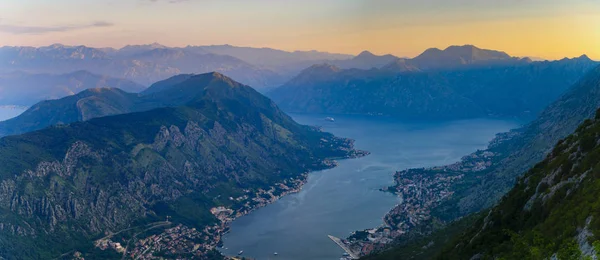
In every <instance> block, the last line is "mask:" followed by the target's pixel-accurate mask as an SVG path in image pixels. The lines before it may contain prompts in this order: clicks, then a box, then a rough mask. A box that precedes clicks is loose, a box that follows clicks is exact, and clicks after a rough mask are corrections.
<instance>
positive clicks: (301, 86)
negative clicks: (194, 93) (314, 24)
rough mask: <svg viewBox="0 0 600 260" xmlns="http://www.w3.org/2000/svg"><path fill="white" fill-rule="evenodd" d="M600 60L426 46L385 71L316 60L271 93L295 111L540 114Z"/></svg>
mask: <svg viewBox="0 0 600 260" xmlns="http://www.w3.org/2000/svg"><path fill="white" fill-rule="evenodd" d="M598 64H599V63H597V62H595V61H592V60H590V59H589V58H588V57H587V56H585V55H584V56H581V57H579V58H573V59H563V60H560V61H551V62H549V61H544V62H531V61H530V60H527V59H520V58H513V57H510V56H509V55H507V54H505V53H502V52H497V51H490V50H481V49H478V48H476V47H474V46H451V47H449V48H447V49H446V50H444V51H440V50H433V49H430V50H427V51H426V52H425V53H423V54H422V55H420V56H418V57H416V58H414V59H408V60H403V59H397V60H395V61H393V62H392V63H391V64H388V65H386V66H383V67H382V68H380V69H377V68H372V69H370V70H357V69H346V70H344V69H342V68H339V67H336V66H333V65H316V66H312V67H310V68H308V69H306V70H304V71H302V72H301V73H300V74H299V75H298V76H297V77H295V78H294V79H292V80H290V81H289V82H287V83H286V84H284V85H283V86H281V87H279V88H277V89H275V90H273V91H272V92H270V93H269V95H270V96H271V97H272V98H273V99H274V100H275V101H276V102H277V103H278V104H280V106H281V107H282V108H283V109H285V110H287V111H291V112H302V113H329V114H370V115H388V116H395V117H401V118H422V119H425V118H438V119H439V118H445V119H453V118H469V117H486V116H519V117H527V116H534V115H536V114H537V113H538V112H539V111H541V110H542V109H543V108H544V107H545V106H547V105H548V104H549V103H550V102H552V101H554V100H555V99H556V98H558V97H559V96H560V95H561V94H562V93H564V91H566V90H567V89H568V88H569V87H570V86H571V85H572V84H573V83H574V82H575V81H577V80H578V79H579V78H580V77H581V76H582V75H584V74H585V73H586V72H588V71H589V70H590V69H592V68H593V67H595V66H596V65H598Z"/></svg>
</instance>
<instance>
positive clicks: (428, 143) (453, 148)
mask: <svg viewBox="0 0 600 260" xmlns="http://www.w3.org/2000/svg"><path fill="white" fill-rule="evenodd" d="M293 117H294V119H295V120H296V121H298V122H300V123H302V124H308V125H320V126H323V128H324V130H326V131H328V132H331V133H334V134H335V135H337V136H342V137H348V138H353V139H355V140H356V148H358V149H363V150H367V151H370V152H371V155H369V156H366V157H363V158H358V159H350V160H342V161H340V162H339V166H338V167H336V168H334V169H329V170H324V171H319V172H313V173H311V174H310V175H309V178H308V183H307V184H306V185H305V186H304V188H303V190H302V191H301V192H299V193H296V194H292V195H288V196H286V197H284V198H282V199H281V200H279V201H277V202H275V203H273V204H271V205H268V206H266V207H264V208H261V209H258V210H257V211H255V212H253V213H251V214H250V215H247V216H244V217H242V218H239V219H238V220H236V221H234V222H233V223H232V225H231V233H229V234H227V235H225V237H224V245H225V248H226V249H222V251H223V253H225V254H227V255H236V254H237V253H238V252H239V251H240V250H243V251H244V256H247V257H252V258H256V259H285V260H307V259H314V260H336V259H339V258H340V256H341V255H342V253H343V251H342V250H341V249H340V248H339V247H338V246H337V245H336V244H334V243H333V242H332V241H331V240H330V239H329V238H328V237H327V235H328V234H331V235H334V236H338V237H346V236H347V235H349V234H350V232H352V231H355V230H362V229H366V228H372V227H377V226H379V225H381V224H382V222H383V220H382V218H383V216H384V215H385V214H386V213H387V212H388V211H389V210H390V209H391V208H392V207H394V206H395V205H396V204H398V203H399V202H400V201H399V199H398V198H397V197H396V196H394V195H392V194H389V193H384V192H381V191H379V190H378V189H380V188H383V187H387V186H390V185H392V184H393V179H392V175H393V173H394V172H395V171H396V170H402V169H406V168H414V167H428V166H435V165H444V164H448V163H452V162H455V161H457V160H459V159H460V158H461V157H462V156H464V155H466V154H469V153H471V152H473V151H475V150H477V149H482V148H485V147H486V145H487V143H488V142H489V141H490V140H491V139H492V138H493V137H494V135H495V134H496V133H499V132H504V131H507V130H509V129H511V128H515V127H517V126H518V124H519V123H518V122H517V121H512V120H490V119H476V120H462V121H451V122H443V123H440V122H437V123H429V122H402V121H397V120H392V119H386V118H369V117H355V116H345V117H336V121H335V122H334V123H331V122H326V121H325V120H324V119H323V118H324V116H314V115H293ZM274 252H278V253H279V255H278V256H274V255H273V253H274Z"/></svg>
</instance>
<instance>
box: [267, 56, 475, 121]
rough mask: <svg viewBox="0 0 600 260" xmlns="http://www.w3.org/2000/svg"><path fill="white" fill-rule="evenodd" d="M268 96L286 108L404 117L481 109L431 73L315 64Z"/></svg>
mask: <svg viewBox="0 0 600 260" xmlns="http://www.w3.org/2000/svg"><path fill="white" fill-rule="evenodd" d="M269 96H270V97H272V98H273V100H274V101H275V102H277V103H278V104H279V105H280V106H281V108H282V109H284V110H286V111H291V112H308V113H330V114H370V115H390V116H397V117H404V118H424V117H427V118H438V119H440V118H455V117H463V118H466V117H477V116H481V115H483V111H482V110H481V109H480V108H479V107H478V106H477V105H476V104H475V103H474V102H473V101H471V100H468V99H466V98H464V97H462V96H460V95H459V94H457V93H455V92H454V91H453V90H452V89H451V88H449V87H448V84H447V82H446V81H445V80H444V79H443V78H440V77H438V76H437V75H433V74H426V73H408V74H402V75H396V74H394V73H391V72H389V71H384V70H378V69H372V70H368V71H365V70H356V69H354V70H339V69H338V68H337V67H333V66H330V65H318V66H313V67H310V68H308V69H306V70H304V71H303V72H302V73H300V75H298V76H297V77H296V78H294V79H292V80H291V81H290V82H288V83H287V84H286V85H283V86H281V87H280V88H277V89H275V90H274V91H272V92H270V93H269Z"/></svg>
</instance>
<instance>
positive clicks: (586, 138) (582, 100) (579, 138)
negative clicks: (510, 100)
mask: <svg viewBox="0 0 600 260" xmlns="http://www.w3.org/2000/svg"><path fill="white" fill-rule="evenodd" d="M598 107H600V67H596V68H595V69H593V70H591V71H590V72H589V73H587V74H586V75H585V76H584V77H582V78H581V79H580V80H579V81H578V82H577V83H576V84H575V85H574V86H573V87H571V88H570V89H569V90H568V91H567V92H566V93H565V94H563V95H562V96H561V97H560V98H559V99H558V100H557V101H555V102H553V103H552V104H551V105H550V106H548V107H547V108H546V109H545V110H544V111H543V112H542V113H540V115H539V116H538V117H537V118H536V119H535V120H533V121H532V122H530V123H528V124H527V125H525V126H523V127H521V128H518V129H515V130H512V131H510V132H507V133H502V134H499V135H497V137H496V138H495V139H494V140H493V141H492V142H490V145H489V147H488V148H487V149H486V150H482V151H477V152H475V153H473V154H471V155H468V156H465V157H464V158H463V159H462V160H461V161H460V162H457V163H455V164H451V165H447V166H439V167H432V168H426V169H409V170H404V171H399V172H397V173H396V175H395V178H396V181H397V183H398V184H400V183H402V182H403V180H412V181H416V180H418V179H421V178H427V176H442V175H443V176H444V177H446V178H449V177H451V176H462V177H461V178H459V180H458V181H451V182H448V183H447V184H446V185H448V186H449V187H450V188H449V189H448V190H445V192H451V193H452V194H453V195H452V196H451V197H450V198H449V199H447V200H444V201H441V202H439V203H436V204H434V205H433V206H432V207H430V208H428V211H430V212H431V219H430V220H429V221H425V222H422V223H419V224H418V225H416V226H415V228H414V230H413V232H411V233H409V234H408V237H411V238H410V239H409V240H407V236H405V237H403V238H400V240H399V242H400V245H399V246H398V247H397V248H395V249H392V250H390V251H387V252H385V253H383V254H381V255H379V256H373V257H370V258H368V259H397V258H399V257H401V258H415V259H431V258H434V256H435V255H438V258H439V259H469V258H472V257H475V259H485V258H487V257H492V258H497V257H505V258H508V259H516V258H525V259H545V258H548V257H550V256H552V255H553V254H554V253H557V252H558V251H561V250H563V249H562V248H563V247H565V248H566V247H573V239H574V240H575V242H576V243H575V244H577V245H579V246H575V248H577V249H581V251H582V252H584V253H586V254H587V255H588V256H590V255H593V254H592V253H591V250H590V246H589V245H586V242H587V240H586V239H587V238H588V237H583V238H581V236H577V235H578V234H581V230H582V229H585V228H590V229H591V228H595V226H594V225H589V226H588V224H589V223H590V222H589V221H591V219H593V218H588V217H589V216H590V214H588V212H593V210H591V211H590V209H589V208H585V209H582V208H580V207H579V206H577V204H567V203H570V201H573V200H577V201H580V202H581V200H580V199H581V198H583V197H582V196H586V197H587V198H588V200H587V202H593V203H596V202H595V200H594V199H591V198H590V197H589V196H590V194H592V193H590V192H591V190H590V189H589V188H585V191H584V188H583V187H584V186H587V185H588V184H590V185H593V183H595V182H594V181H593V180H588V179H585V178H586V177H587V178H595V177H594V176H593V174H592V173H593V172H594V170H593V167H594V165H595V163H596V162H597V160H596V161H594V160H595V157H594V156H595V154H596V152H597V151H596V150H597V147H596V143H597V142H596V138H597V134H596V131H597V128H598V127H597V125H598V121H597V116H596V117H595V114H596V110H597V109H598ZM570 134H572V135H571V136H569V135H570ZM555 144H556V146H555ZM590 156H591V157H590ZM544 158H546V159H545V160H544ZM588 168H589V169H588ZM515 184H516V186H514V185H515ZM397 188H400V186H397V187H395V188H394V189H397ZM582 193H585V194H586V195H583V194H582ZM569 194H577V195H572V196H569ZM503 196H504V197H503ZM501 198H502V199H501ZM499 200H500V202H499V204H498V205H497V206H495V207H494V205H495V204H496V203H497V202H498V201H499ZM587 202H583V203H587ZM568 205H569V206H568ZM584 205H586V206H584ZM581 206H584V207H587V204H582V205H581ZM490 207H492V210H491V211H489V210H485V209H486V208H490ZM482 210H483V211H482ZM479 211H481V213H477V212H479ZM394 212H395V211H394V210H393V211H392V212H391V213H390V214H388V216H387V217H386V218H391V219H397V218H402V216H401V214H400V215H398V214H395V213H394ZM471 213H475V215H471V216H468V215H469V214H471ZM559 216H564V217H559ZM559 219H560V220H559ZM453 220H456V221H455V222H454V223H452V224H449V225H448V226H447V227H446V228H441V229H440V230H438V231H432V230H436V228H435V226H436V224H434V223H436V221H438V224H439V223H440V222H441V223H444V222H445V223H448V222H449V221H453ZM548 221H553V222H548ZM473 223H476V224H475V225H474V224H473ZM586 223H587V224H586ZM550 226H553V227H552V228H550ZM437 229H439V225H437ZM576 230H578V231H577V232H576ZM555 231H557V232H563V233H561V234H558V233H557V232H555ZM588 234H589V233H588ZM582 236H583V235H582ZM540 238H541V240H537V239H540ZM433 241H435V242H433ZM589 242H590V244H591V242H593V241H589ZM428 244H429V246H427V245H428ZM433 244H435V246H433ZM527 248H529V249H535V250H525V251H523V250H524V249H527ZM571 249H572V248H571ZM442 250H444V251H442ZM596 252H598V251H596ZM530 253H531V254H537V256H535V255H530ZM559 259H578V258H568V257H567V258H559Z"/></svg>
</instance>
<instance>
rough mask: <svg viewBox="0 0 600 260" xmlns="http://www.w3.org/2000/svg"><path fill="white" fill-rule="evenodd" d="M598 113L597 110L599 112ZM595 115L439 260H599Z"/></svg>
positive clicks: (598, 128)
mask: <svg viewBox="0 0 600 260" xmlns="http://www.w3.org/2000/svg"><path fill="white" fill-rule="evenodd" d="M599 112H600V111H599ZM599 119H600V114H597V115H596V118H595V119H592V120H586V121H585V122H584V123H583V124H582V125H580V126H579V128H578V129H577V131H575V133H574V134H573V135H571V136H569V137H567V138H565V139H564V140H561V141H559V142H558V144H557V145H556V146H555V147H554V149H553V150H552V152H551V153H550V154H549V155H548V157H547V158H546V159H545V160H544V161H542V162H540V163H538V164H537V165H536V166H535V167H533V169H531V170H530V171H528V172H527V173H526V174H525V175H524V176H523V177H521V178H520V179H519V181H518V182H517V184H516V186H515V187H514V188H513V189H512V190H511V191H510V192H509V193H508V194H507V195H506V196H505V197H504V198H503V199H502V201H501V202H500V203H499V204H498V205H497V206H495V207H494V208H492V209H491V210H490V211H489V212H488V213H487V215H485V216H482V217H481V218H479V219H478V220H477V221H476V222H475V224H474V225H473V226H472V227H471V228H469V229H468V230H467V231H466V232H465V233H464V234H463V235H462V236H461V237H460V238H458V239H457V240H456V241H453V242H452V243H450V244H448V245H447V249H446V250H445V251H444V252H443V253H442V254H441V255H440V257H439V258H440V259H469V258H472V257H477V259H492V258H501V259H550V258H554V259H581V258H580V257H582V256H586V257H590V258H589V259H596V258H597V257H598V256H600V240H599V239H598V237H599V236H600V214H599V212H600V209H599V208H598V205H599V203H598V200H599V199H598V198H599V197H600V187H598V185H599V183H600V182H599V179H600V175H599V172H598V169H599V167H600V165H599V161H600V160H599V159H600V147H598V141H599V139H600V138H599V136H600V120H599Z"/></svg>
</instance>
